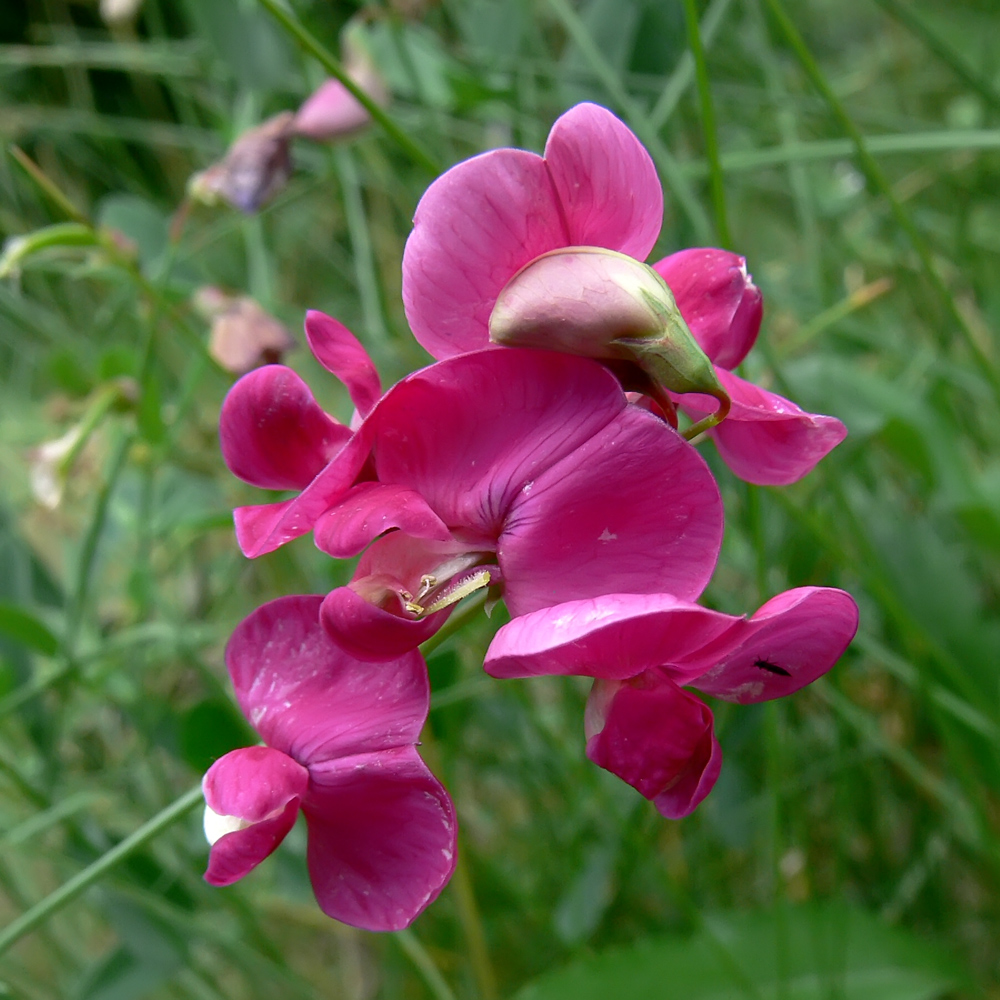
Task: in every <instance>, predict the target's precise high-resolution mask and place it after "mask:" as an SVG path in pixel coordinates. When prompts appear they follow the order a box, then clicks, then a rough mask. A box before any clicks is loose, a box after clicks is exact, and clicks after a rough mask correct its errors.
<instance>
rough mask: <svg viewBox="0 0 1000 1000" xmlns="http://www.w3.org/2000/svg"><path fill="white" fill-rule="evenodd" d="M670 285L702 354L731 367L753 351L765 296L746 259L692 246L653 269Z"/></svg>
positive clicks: (659, 262)
mask: <svg viewBox="0 0 1000 1000" xmlns="http://www.w3.org/2000/svg"><path fill="white" fill-rule="evenodd" d="M653 270H654V271H656V272H657V273H658V274H659V275H660V277H661V278H663V280H664V281H665V282H666V283H667V284H668V285H669V286H670V290H671V291H672V292H673V293H674V298H675V299H676V300H677V307H678V308H679V309H680V311H681V315H682V316H683V317H684V319H685V321H686V322H687V325H688V326H689V327H690V328H691V332H692V333H693V334H694V339H695V340H697V341H698V343H699V345H700V346H701V349H702V350H703V351H704V352H705V353H706V354H707V355H708V357H709V359H710V360H711V361H712V362H713V363H714V364H717V365H718V366H719V367H720V368H735V367H736V366H737V365H738V364H739V363H740V362H741V361H742V360H743V359H744V358H745V357H746V356H747V353H748V352H749V350H750V348H751V347H753V345H754V341H755V340H756V339H757V333H758V331H759V330H760V320H761V316H762V315H763V311H764V306H763V297H762V296H761V293H760V289H759V288H758V287H757V286H756V285H755V284H754V283H753V278H751V277H750V275H749V273H748V272H747V262H746V258H744V257H740V256H739V254H735V253H730V252H729V251H728V250H715V249H712V248H711V247H692V248H691V249H689V250H681V251H680V252H679V253H674V254H671V255H670V256H669V257H664V258H663V260H659V261H657V262H656V263H655V264H654V265H653Z"/></svg>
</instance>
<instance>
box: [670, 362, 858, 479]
mask: <svg viewBox="0 0 1000 1000" xmlns="http://www.w3.org/2000/svg"><path fill="white" fill-rule="evenodd" d="M715 373H716V375H718V377H719V381H720V382H721V383H722V387H723V388H724V389H725V390H726V392H727V393H729V396H730V398H731V399H732V404H733V405H732V409H731V410H730V411H729V416H728V417H726V419H725V420H723V421H722V423H721V424H719V426H718V427H714V428H713V429H712V430H711V431H710V432H709V433H710V434H711V436H712V438H713V440H714V441H715V445H716V447H717V448H718V449H719V454H720V455H721V456H722V459H723V461H724V462H725V463H726V465H728V466H729V468H730V469H732V470H733V472H735V473H736V475H737V476H739V477H740V479H743V480H745V481H746V482H748V483H756V484H757V485H758V486H787V485H788V484H789V483H794V482H797V481H798V480H799V479H801V478H802V477H803V476H804V475H806V474H807V473H808V472H811V471H812V469H813V467H814V466H815V465H816V463H817V462H819V460H820V459H821V458H823V457H824V456H825V455H827V454H828V453H829V452H830V451H832V450H833V449H834V448H835V447H836V446H837V445H838V444H840V442H841V441H843V440H844V438H845V437H846V436H847V428H846V427H845V426H844V425H843V424H842V423H841V422H840V421H839V420H838V419H837V418H836V417H827V416H823V415H822V414H816V413H806V412H805V411H804V410H802V409H800V408H799V407H798V406H796V405H795V404H794V403H793V402H791V401H790V400H787V399H785V398H784V397H783V396H779V395H777V394H776V393H773V392H768V391H767V390H766V389H762V388H761V387H760V386H757V385H754V384H753V383H752V382H747V381H745V380H744V379H741V378H739V377H738V376H736V375H733V374H732V373H731V372H727V371H725V370H724V369H721V368H717V369H716V372H715ZM703 401H704V407H703V406H702V402H703ZM681 404H682V406H683V409H684V410H685V411H687V412H690V413H692V414H696V415H699V416H700V415H702V414H704V413H708V412H710V411H711V410H714V409H715V405H716V404H715V401H714V400H711V401H710V400H709V398H708V397H707V396H699V395H693V394H692V395H688V396H684V397H681Z"/></svg>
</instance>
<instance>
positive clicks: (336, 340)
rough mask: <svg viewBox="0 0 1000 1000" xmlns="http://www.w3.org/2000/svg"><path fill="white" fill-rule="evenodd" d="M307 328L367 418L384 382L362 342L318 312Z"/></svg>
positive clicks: (317, 351) (313, 346) (319, 355)
mask: <svg viewBox="0 0 1000 1000" xmlns="http://www.w3.org/2000/svg"><path fill="white" fill-rule="evenodd" d="M331 82H337V81H331ZM305 329H306V340H308V341H309V348H310V350H311V351H312V352H313V354H314V355H316V360H317V361H318V362H319V363H320V364H321V365H322V366H323V367H324V368H325V369H326V370H327V371H328V372H331V373H332V374H334V375H336V376H337V378H339V379H340V381H341V382H343V383H344V385H345V386H346V387H347V391H348V393H349V394H350V397H351V401H352V402H353V403H354V405H355V406H356V407H357V409H358V413H359V414H361V416H362V417H366V416H368V414H369V413H370V412H371V411H372V409H373V408H374V406H375V404H376V403H377V402H378V400H379V397H380V396H381V395H382V380H381V379H380V378H379V375H378V371H377V369H376V368H375V364H374V362H373V361H372V359H371V358H370V357H369V356H368V352H367V351H366V350H365V349H364V346H363V345H362V343H361V341H360V340H358V338H357V337H355V336H354V334H353V333H351V331H350V330H348V329H347V327H346V326H344V324H343V323H341V322H340V321H339V320H336V319H334V318H333V317H332V316H327V315H326V313H322V312H320V311H319V310H318V309H310V310H309V311H308V312H307V313H306V324H305Z"/></svg>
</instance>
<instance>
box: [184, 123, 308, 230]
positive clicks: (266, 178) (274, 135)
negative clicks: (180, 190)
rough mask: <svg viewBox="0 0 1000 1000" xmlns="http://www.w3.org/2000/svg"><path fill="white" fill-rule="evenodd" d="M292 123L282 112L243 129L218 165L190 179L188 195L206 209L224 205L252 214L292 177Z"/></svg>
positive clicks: (214, 164) (213, 165) (215, 164)
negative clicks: (206, 207)
mask: <svg viewBox="0 0 1000 1000" xmlns="http://www.w3.org/2000/svg"><path fill="white" fill-rule="evenodd" d="M294 119H295V115H293V114H292V112H291V111H283V112H281V114H278V115H275V116H274V117H273V118H269V119H268V120H267V121H266V122H264V123H263V124H262V125H256V126H254V127H253V128H250V129H247V130H246V131H245V132H244V133H243V134H242V135H241V136H240V137H239V138H238V139H237V140H236V141H235V142H234V143H233V144H232V145H231V146H230V147H229V150H228V151H227V153H226V155H225V156H224V157H223V158H222V159H221V160H220V161H219V162H218V163H213V164H212V165H211V166H210V167H207V168H206V169H205V170H202V171H201V172H200V173H197V174H194V176H192V177H191V179H190V180H189V181H188V195H189V196H190V197H191V198H192V199H193V200H194V201H200V202H203V203H205V204H207V205H214V204H217V203H218V202H219V201H224V202H226V203H227V204H229V205H232V206H233V208H238V209H239V210H240V211H241V212H247V213H252V212H256V211H257V209H259V208H260V207H261V206H262V205H264V204H265V203H267V202H268V201H270V200H271V198H273V197H274V196H275V195H276V194H277V193H278V192H279V191H280V190H281V189H282V188H283V187H284V186H285V185H286V184H287V183H288V178H289V177H291V175H292V158H291V154H290V153H289V143H290V141H291V137H292V126H293V123H294Z"/></svg>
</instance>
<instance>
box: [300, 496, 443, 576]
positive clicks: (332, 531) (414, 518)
mask: <svg viewBox="0 0 1000 1000" xmlns="http://www.w3.org/2000/svg"><path fill="white" fill-rule="evenodd" d="M392 528H400V529H401V530H402V531H403V532H405V533H406V534H407V535H412V536H414V537H416V538H433V539H436V540H438V541H448V540H449V539H450V538H451V532H450V531H449V530H448V528H447V526H446V525H445V523H444V522H443V521H442V520H441V518H439V517H438V516H437V514H435V513H434V511H433V510H431V508H430V507H429V506H428V504H427V501H426V500H425V499H424V498H423V497H422V496H421V495H420V494H419V493H417V492H416V491H414V490H411V489H407V488H406V487H405V486H397V485H395V484H392V483H359V484H358V485H357V486H354V487H352V488H351V489H350V490H349V491H348V492H347V493H346V494H345V495H344V496H343V497H342V498H341V499H340V500H339V501H338V502H337V503H336V504H334V506H333V507H331V508H330V509H329V510H328V511H327V512H326V513H325V514H323V515H322V516H321V517H320V518H319V520H318V521H317V522H316V527H315V533H316V546H317V548H319V549H320V550H321V551H322V552H325V553H326V554H327V555H329V556H333V557H334V558H335V559H348V558H350V557H351V556H356V555H357V554H358V553H359V552H361V551H362V549H364V548H365V546H367V545H368V544H369V543H370V542H371V541H373V540H374V539H375V538H377V537H378V536H379V535H382V534H384V533H385V532H387V531H389V530H390V529H392Z"/></svg>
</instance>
